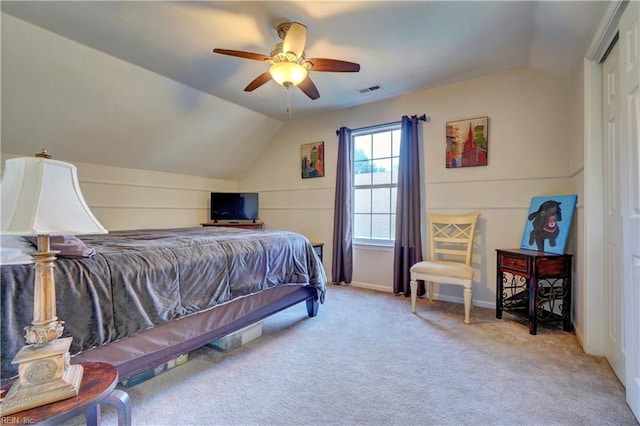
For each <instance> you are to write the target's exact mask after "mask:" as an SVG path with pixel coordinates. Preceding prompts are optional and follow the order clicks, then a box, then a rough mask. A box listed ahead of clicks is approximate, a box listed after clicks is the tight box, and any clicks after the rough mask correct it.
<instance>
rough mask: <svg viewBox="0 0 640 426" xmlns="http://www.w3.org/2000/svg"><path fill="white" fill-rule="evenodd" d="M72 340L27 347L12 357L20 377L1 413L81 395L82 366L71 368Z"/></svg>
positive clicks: (67, 338) (7, 413)
mask: <svg viewBox="0 0 640 426" xmlns="http://www.w3.org/2000/svg"><path fill="white" fill-rule="evenodd" d="M71 341H72V338H71V337H65V338H63V339H56V340H54V341H52V342H49V343H47V344H44V345H27V346H25V347H23V348H22V349H21V350H20V352H18V354H17V355H16V356H15V358H13V361H12V363H13V364H19V378H18V381H17V382H16V383H14V384H13V386H12V387H11V389H10V390H9V392H7V396H6V397H5V398H4V400H3V401H2V404H0V414H2V415H3V416H4V415H9V414H13V413H17V412H19V411H23V410H27V409H29V408H33V407H39V406H41V405H45V404H49V403H51V402H55V401H60V400H63V399H67V398H71V397H73V396H76V395H78V391H79V390H80V382H81V381H82V372H83V370H82V366H81V365H70V364H69V361H70V358H71V357H70V355H69V347H70V346H71Z"/></svg>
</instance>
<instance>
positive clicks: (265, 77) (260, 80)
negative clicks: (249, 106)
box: [244, 71, 271, 92]
mask: <svg viewBox="0 0 640 426" xmlns="http://www.w3.org/2000/svg"><path fill="white" fill-rule="evenodd" d="M269 80H271V74H269V71H265V72H263V73H262V74H260V75H259V76H257V77H256V78H255V79H254V80H253V81H252V82H251V83H249V84H248V85H247V87H245V88H244V91H245V92H253V91H254V90H256V89H257V88H258V87H260V86H262V85H263V84H265V83H266V82H267V81H269Z"/></svg>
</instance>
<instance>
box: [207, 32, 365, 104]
mask: <svg viewBox="0 0 640 426" xmlns="http://www.w3.org/2000/svg"><path fill="white" fill-rule="evenodd" d="M277 31H278V36H279V37H280V38H281V39H282V42H280V43H278V44H276V45H275V46H274V47H273V49H272V50H271V56H266V55H262V54H260V53H251V52H245V51H242V50H228V49H213V52H214V53H220V54H222V55H229V56H237V57H240V58H245V59H252V60H255V61H263V62H267V63H269V64H271V66H270V67H269V69H268V70H267V71H265V72H263V73H262V74H260V75H259V76H258V77H256V78H255V79H254V80H253V81H252V82H251V83H249V84H248V85H247V87H245V88H244V91H245V92H251V91H253V90H255V89H257V88H258V87H260V86H262V85H263V84H265V83H266V82H268V81H269V80H271V79H273V80H274V81H275V82H277V83H278V84H280V85H282V86H284V87H286V88H287V89H289V88H291V87H295V86H297V87H299V88H300V90H302V92H303V93H304V94H305V95H307V96H308V97H309V98H311V99H318V98H319V97H320V93H319V92H318V89H317V88H316V85H315V84H314V83H313V81H311V78H310V77H309V75H308V71H318V72H358V71H360V65H359V64H356V63H353V62H347V61H341V60H338V59H325V58H311V59H307V58H306V57H305V52H304V47H305V44H306V41H307V27H306V26H304V25H302V24H300V23H298V22H285V23H283V24H280V25H278V27H277Z"/></svg>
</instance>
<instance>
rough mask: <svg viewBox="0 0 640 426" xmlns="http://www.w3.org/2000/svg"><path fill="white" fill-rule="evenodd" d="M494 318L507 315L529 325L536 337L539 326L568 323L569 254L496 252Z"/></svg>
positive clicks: (565, 325) (565, 326)
mask: <svg viewBox="0 0 640 426" xmlns="http://www.w3.org/2000/svg"><path fill="white" fill-rule="evenodd" d="M496 252H497V266H496V268H497V273H496V318H498V319H500V318H502V312H503V311H504V312H508V313H510V314H512V315H515V316H517V317H520V318H523V319H525V320H527V321H528V322H529V333H530V334H536V333H537V330H538V324H539V323H551V322H560V323H562V328H563V330H565V331H572V330H573V326H572V324H571V258H572V256H571V255H570V254H551V253H545V252H540V251H533V250H525V249H509V250H496Z"/></svg>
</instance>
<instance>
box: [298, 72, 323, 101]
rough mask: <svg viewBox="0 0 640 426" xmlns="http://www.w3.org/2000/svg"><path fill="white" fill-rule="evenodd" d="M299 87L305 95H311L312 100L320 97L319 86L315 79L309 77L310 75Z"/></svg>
mask: <svg viewBox="0 0 640 426" xmlns="http://www.w3.org/2000/svg"><path fill="white" fill-rule="evenodd" d="M298 87H299V88H300V90H302V92H303V93H304V94H305V95H307V96H308V97H310V98H311V99H312V100H316V99H318V98H319V97H320V93H319V92H318V88H317V87H316V85H315V84H313V81H311V78H309V76H307V78H305V79H304V80H302V83H300V84H298Z"/></svg>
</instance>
